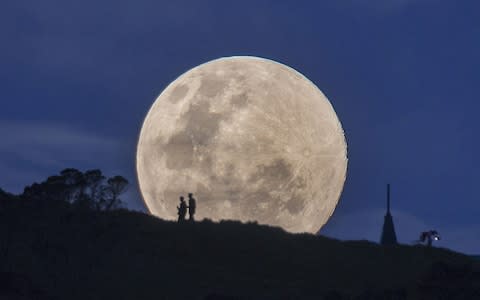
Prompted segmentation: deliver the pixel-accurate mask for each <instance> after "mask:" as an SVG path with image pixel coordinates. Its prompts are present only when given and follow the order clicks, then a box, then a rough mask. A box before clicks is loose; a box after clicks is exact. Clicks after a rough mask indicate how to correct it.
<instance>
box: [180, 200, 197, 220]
mask: <svg viewBox="0 0 480 300" xmlns="http://www.w3.org/2000/svg"><path fill="white" fill-rule="evenodd" d="M196 208H197V202H196V200H195V198H193V194H192V193H189V194H188V206H187V203H186V202H185V199H184V198H183V196H180V206H177V210H178V222H183V221H185V216H186V215H187V209H188V219H189V221H192V222H193V221H194V216H195V210H196Z"/></svg>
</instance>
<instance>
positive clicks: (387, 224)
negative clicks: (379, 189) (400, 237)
mask: <svg viewBox="0 0 480 300" xmlns="http://www.w3.org/2000/svg"><path fill="white" fill-rule="evenodd" d="M380 244H381V245H396V244H397V235H396V234H395V227H394V226H393V218H392V214H390V184H387V214H386V215H385V220H384V221H383V228H382V237H381V238H380Z"/></svg>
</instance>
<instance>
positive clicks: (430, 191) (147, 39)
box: [0, 0, 480, 253]
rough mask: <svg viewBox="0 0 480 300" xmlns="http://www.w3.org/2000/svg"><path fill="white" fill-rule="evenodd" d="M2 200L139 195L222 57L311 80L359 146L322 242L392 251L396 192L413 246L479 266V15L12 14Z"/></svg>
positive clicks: (241, 7)
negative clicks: (198, 82) (138, 169)
mask: <svg viewBox="0 0 480 300" xmlns="http://www.w3.org/2000/svg"><path fill="white" fill-rule="evenodd" d="M0 38H1V47H0V101H1V109H0V134H1V136H2V138H1V143H0V174H2V175H1V181H0V186H1V187H2V188H4V189H6V190H9V191H11V192H15V193H17V192H20V191H21V190H22V189H23V186H24V185H26V184H30V183H31V182H33V181H40V180H43V179H44V178H45V177H46V176H48V175H51V174H54V173H57V172H58V171H60V170H61V169H63V168H65V167H70V166H72V167H76V168H79V169H82V170H85V169H88V168H101V169H102V170H104V172H105V173H107V175H114V174H123V175H125V176H126V177H128V179H129V180H130V181H131V182H132V183H133V185H134V186H132V188H131V189H130V192H129V194H128V195H127V196H128V201H129V207H131V208H134V209H143V204H142V202H141V200H140V195H139V193H138V190H137V188H136V179H135V178H136V177H135V159H134V158H135V147H136V141H137V136H138V133H139V131H140V127H141V124H142V121H143V118H144V117H145V115H146V113H147V111H148V109H149V108H150V105H151V104H152V103H153V101H154V99H155V98H156V96H157V95H158V94H159V93H160V92H161V91H162V90H163V88H165V87H166V85H167V84H168V83H170V82H171V81H172V80H174V79H175V78H176V77H177V76H179V75H180V74H181V73H183V72H185V71H186V70H188V69H189V68H191V67H194V66H196V65H198V64H201V63H203V62H206V61H208V60H211V59H215V58H218V57H222V56H231V55H255V56H261V57H266V58H270V59H274V60H277V61H280V62H282V63H285V64H287V65H289V66H291V67H293V68H295V69H297V70H298V71H299V72H301V73H303V74H304V75H305V76H307V77H308V78H309V79H311V80H312V81H313V82H314V83H316V84H317V85H318V86H319V88H320V89H321V90H322V91H323V92H324V93H325V94H326V95H327V97H328V98H329V99H330V101H331V103H332V105H333V106H334V108H335V110H336V112H337V114H338V116H339V118H340V120H341V122H342V124H343V127H344V129H345V131H346V135H347V142H348V147H349V169H348V175H347V176H348V177H347V182H346V186H345V190H344V193H343V195H342V198H341V200H340V203H339V205H338V207H337V209H336V211H335V214H334V216H333V217H332V219H331V220H330V222H329V223H328V224H327V226H325V227H324V229H323V230H322V233H324V234H326V235H329V236H333V237H337V238H343V239H363V238H365V239H371V240H378V239H379V236H380V229H381V228H380V227H381V224H382V221H383V215H384V204H385V203H384V201H385V189H386V187H385V185H386V183H387V182H390V183H391V184H392V201H393V203H392V206H393V215H394V221H395V223H396V226H397V234H398V236H399V240H400V241H401V242H404V243H411V242H412V241H413V240H415V239H416V238H417V237H418V233H419V232H420V231H421V230H425V229H437V230H438V231H439V232H440V233H441V235H442V236H443V238H444V239H443V240H442V241H441V243H439V245H441V246H444V247H449V248H452V249H455V250H459V251H464V252H467V253H479V252H480V221H479V220H478V219H479V218H478V216H479V215H480V202H479V199H478V196H477V195H478V191H477V188H478V185H479V183H478V174H477V172H478V170H479V169H480V162H479V159H478V158H477V156H476V155H475V154H476V153H478V152H479V150H480V141H479V140H478V139H477V134H476V131H477V130H478V129H479V121H478V116H477V114H478V112H479V111H480V104H479V100H480V55H479V53H480V2H479V1H477V0H462V1H453V0H363V1H362V0H332V1H303V2H300V1H278V0H276V1H274V0H271V1H260V0H256V1H236V2H233V1H193V0H192V1H168V2H166V1H158V0H137V1H125V0H115V1H114V0H111V1H98V0H95V1H92V0H84V1H65V0H58V1H54V0H42V1H37V0H29V1H22V0H4V1H2V3H1V4H0Z"/></svg>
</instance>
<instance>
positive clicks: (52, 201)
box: [21, 168, 128, 211]
mask: <svg viewBox="0 0 480 300" xmlns="http://www.w3.org/2000/svg"><path fill="white" fill-rule="evenodd" d="M105 179H106V177H105V176H104V175H103V174H102V171H101V170H99V169H93V170H87V171H86V172H85V173H82V172H81V171H79V170H77V169H74V168H68V169H64V170H62V171H61V172H60V174H59V175H53V176H50V177H48V178H47V180H45V181H43V182H41V183H33V184H32V185H30V186H27V187H25V189H24V191H23V194H22V195H21V197H22V198H23V199H28V201H30V202H31V204H32V205H33V206H35V207H44V208H50V209H51V208H53V207H57V208H66V207H69V206H70V207H72V208H74V209H78V210H97V211H99V210H112V209H115V208H119V207H120V206H121V200H120V195H121V194H122V193H124V192H125V191H126V190H127V186H128V180H126V179H125V178H124V177H122V176H118V175H117V176H114V177H112V178H109V179H108V180H107V181H106V182H105Z"/></svg>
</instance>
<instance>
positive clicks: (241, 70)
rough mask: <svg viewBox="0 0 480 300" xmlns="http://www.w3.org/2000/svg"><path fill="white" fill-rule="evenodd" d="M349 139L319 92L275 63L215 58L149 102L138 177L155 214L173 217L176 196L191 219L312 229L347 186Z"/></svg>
mask: <svg viewBox="0 0 480 300" xmlns="http://www.w3.org/2000/svg"><path fill="white" fill-rule="evenodd" d="M347 162H348V160H347V145H346V141H345V135H344V132H343V129H342V126H341V124H340V121H339V119H338V117H337V115H336V113H335V111H334V109H333V107H332V105H331V104H330V102H329V101H328V99H327V98H326V97H325V95H324V94H323V93H322V92H321V91H320V90H319V89H318V88H317V87H316V85H315V84H313V83H312V82H311V81H310V80H308V79H307V78H306V77H305V76H303V75H302V74H300V73H299V72H297V71H295V70H294V69H292V68H290V67H288V66H286V65H283V64H281V63H278V62H275V61H272V60H268V59H264V58H258V57H251V56H236V57H226V58H220V59H216V60H213V61H210V62H207V63H204V64H202V65H199V66H197V67H195V68H193V69H191V70H189V71H187V72H186V73H184V74H183V75H181V76H180V77H178V78H177V79H176V80H175V81H173V82H172V83H171V84H170V85H168V86H167V88H166V89H165V90H164V91H163V92H162V93H161V94H160V96H159V97H158V98H157V99H156V101H155V102H154V103H153V105H152V107H151V108H150V111H149V112H148V114H147V116H146V118H145V121H144V123H143V126H142V129H141V132H140V137H139V141H138V147H137V174H138V182H139V186H140V190H141V193H142V196H143V199H144V201H145V203H146V205H147V207H148V209H149V211H150V213H152V214H153V215H156V216H158V217H161V218H164V219H176V218H177V208H176V206H177V205H178V203H179V200H178V199H179V196H182V195H183V196H187V194H188V193H189V192H192V193H193V194H194V197H195V198H196V199H197V212H196V219H197V220H201V219H204V218H208V219H211V220H214V221H218V220H221V219H233V220H240V221H242V222H247V221H256V222H258V223H261V224H268V225H272V226H280V227H282V228H284V229H285V230H287V231H290V232H312V233H313V232H317V231H318V230H319V229H320V228H321V227H322V226H323V225H324V224H325V223H326V222H327V221H328V219H329V218H330V216H331V215H332V213H333V211H334V209H335V207H336V205H337V203H338V200H339V198H340V194H341V192H342V189H343V185H344V183H345V178H346V172H347Z"/></svg>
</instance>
